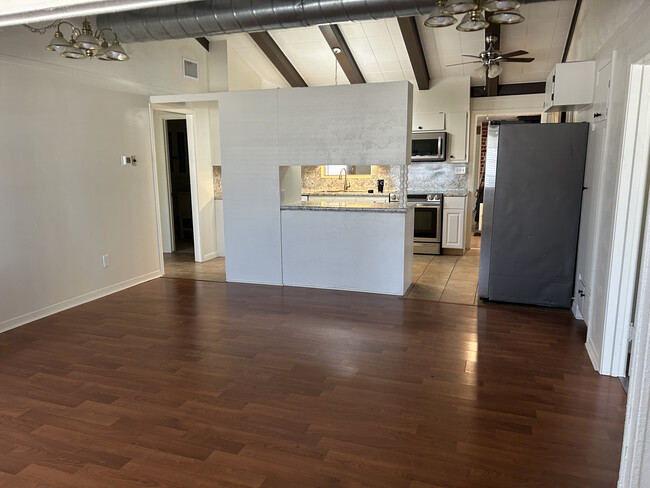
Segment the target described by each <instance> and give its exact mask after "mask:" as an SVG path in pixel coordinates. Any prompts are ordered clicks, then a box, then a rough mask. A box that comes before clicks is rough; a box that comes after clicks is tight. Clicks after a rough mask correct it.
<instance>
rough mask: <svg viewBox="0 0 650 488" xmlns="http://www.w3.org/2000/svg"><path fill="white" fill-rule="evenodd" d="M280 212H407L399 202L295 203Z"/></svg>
mask: <svg viewBox="0 0 650 488" xmlns="http://www.w3.org/2000/svg"><path fill="white" fill-rule="evenodd" d="M280 210H335V211H352V212H406V207H404V206H403V205H400V203H399V202H390V203H388V202H386V203H364V202H293V203H287V204H284V205H282V206H281V207H280Z"/></svg>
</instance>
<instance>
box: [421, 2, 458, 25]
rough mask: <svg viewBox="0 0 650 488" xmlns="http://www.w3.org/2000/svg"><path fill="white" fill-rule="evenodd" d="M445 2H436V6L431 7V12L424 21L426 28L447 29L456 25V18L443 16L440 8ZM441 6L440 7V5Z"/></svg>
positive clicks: (447, 15)
mask: <svg viewBox="0 0 650 488" xmlns="http://www.w3.org/2000/svg"><path fill="white" fill-rule="evenodd" d="M444 3H445V2H438V5H436V6H435V7H433V10H432V11H431V13H430V14H429V16H428V17H427V20H425V21H424V25H426V26H427V27H447V26H448V25H453V24H455V23H456V17H454V16H453V15H449V14H444V13H443V12H442V8H443V6H444ZM441 4H442V5H441Z"/></svg>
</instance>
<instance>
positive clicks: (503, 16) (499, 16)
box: [490, 12, 526, 24]
mask: <svg viewBox="0 0 650 488" xmlns="http://www.w3.org/2000/svg"><path fill="white" fill-rule="evenodd" d="M524 20H526V19H525V18H524V16H523V15H521V14H520V13H519V12H496V13H493V14H492V16H491V17H490V22H492V23H493V24H519V23H520V22H523V21H524Z"/></svg>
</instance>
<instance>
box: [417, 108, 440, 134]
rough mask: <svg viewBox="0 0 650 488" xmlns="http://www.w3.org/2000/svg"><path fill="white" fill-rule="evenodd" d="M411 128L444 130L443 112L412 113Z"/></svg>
mask: <svg viewBox="0 0 650 488" xmlns="http://www.w3.org/2000/svg"><path fill="white" fill-rule="evenodd" d="M413 130H433V131H444V130H445V113H444V112H422V113H415V112H414V113H413Z"/></svg>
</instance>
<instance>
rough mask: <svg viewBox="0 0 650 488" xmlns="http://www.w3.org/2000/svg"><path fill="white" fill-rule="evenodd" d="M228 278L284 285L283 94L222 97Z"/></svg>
mask: <svg viewBox="0 0 650 488" xmlns="http://www.w3.org/2000/svg"><path fill="white" fill-rule="evenodd" d="M219 119H220V130H221V178H222V180H223V212H224V233H225V244H226V253H227V259H226V279H227V281H238V282H245V283H261V284H272V285H281V284H282V247H281V237H280V181H279V169H278V153H277V151H278V129H277V119H278V117H277V91H276V90H260V91H250V92H230V93H224V94H222V95H220V98H219Z"/></svg>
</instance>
